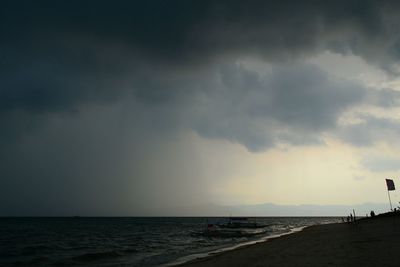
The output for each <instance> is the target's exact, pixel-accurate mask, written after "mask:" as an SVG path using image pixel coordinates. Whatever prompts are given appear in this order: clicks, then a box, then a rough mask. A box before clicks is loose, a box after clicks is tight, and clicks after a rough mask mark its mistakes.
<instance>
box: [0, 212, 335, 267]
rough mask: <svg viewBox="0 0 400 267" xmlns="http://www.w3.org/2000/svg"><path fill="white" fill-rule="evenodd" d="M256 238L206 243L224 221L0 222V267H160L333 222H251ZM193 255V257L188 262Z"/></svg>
mask: <svg viewBox="0 0 400 267" xmlns="http://www.w3.org/2000/svg"><path fill="white" fill-rule="evenodd" d="M253 219H254V220H255V221H257V222H258V223H259V224H263V225H265V227H263V228H261V229H257V231H259V234H258V235H252V236H236V237H228V236H225V237H221V236H219V237H215V236H214V237H209V236H205V235H203V234H202V233H204V230H205V228H206V225H207V222H215V221H218V220H223V218H199V217H196V218H131V217H127V218H103V217H102V218H85V217H82V218H0V266H160V265H161V266H162V265H166V264H170V263H176V262H181V261H184V260H186V259H190V258H193V257H198V256H200V255H201V256H204V255H207V253H209V252H212V251H216V250H224V249H228V248H231V247H234V246H237V245H239V244H243V243H248V242H254V241H257V240H262V239H265V238H266V237H268V236H271V235H279V234H283V233H288V232H290V231H292V230H293V229H297V228H299V227H304V226H309V225H314V224H323V223H331V222H338V221H339V219H338V218H327V217H324V218H316V217H303V218H299V217H296V218H295V217H294V218H278V217H263V218H260V217H258V218H253ZM193 255H194V256H193Z"/></svg>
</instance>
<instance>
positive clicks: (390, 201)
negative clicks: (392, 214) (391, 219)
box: [388, 190, 393, 211]
mask: <svg viewBox="0 0 400 267" xmlns="http://www.w3.org/2000/svg"><path fill="white" fill-rule="evenodd" d="M388 197H389V203H390V211H393V208H392V200H391V199H390V193H389V190H388Z"/></svg>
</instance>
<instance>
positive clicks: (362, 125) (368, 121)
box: [334, 114, 400, 146]
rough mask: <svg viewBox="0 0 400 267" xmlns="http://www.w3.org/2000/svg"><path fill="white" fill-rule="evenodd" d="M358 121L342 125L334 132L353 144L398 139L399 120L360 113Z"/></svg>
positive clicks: (359, 144)
mask: <svg viewBox="0 0 400 267" xmlns="http://www.w3.org/2000/svg"><path fill="white" fill-rule="evenodd" d="M359 118H360V120H361V121H360V122H358V123H354V124H349V125H342V126H340V127H338V129H336V130H335V131H334V132H335V134H336V135H337V136H338V137H339V138H340V139H341V140H343V141H345V142H347V143H349V144H352V145H355V146H370V145H373V144H375V143H376V142H379V141H384V142H393V141H396V140H398V132H399V131H400V122H399V121H398V120H394V119H388V118H378V117H375V116H372V115H365V114H361V115H360V116H359Z"/></svg>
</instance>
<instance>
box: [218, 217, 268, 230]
mask: <svg viewBox="0 0 400 267" xmlns="http://www.w3.org/2000/svg"><path fill="white" fill-rule="evenodd" d="M218 226H219V227H221V228H264V227H265V225H260V224H258V223H257V222H254V221H249V219H248V218H246V217H230V218H229V221H228V222H226V223H220V224H218Z"/></svg>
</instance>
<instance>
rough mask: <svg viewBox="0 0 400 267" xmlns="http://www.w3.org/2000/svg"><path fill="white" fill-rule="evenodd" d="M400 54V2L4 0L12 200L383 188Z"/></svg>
mask: <svg viewBox="0 0 400 267" xmlns="http://www.w3.org/2000/svg"><path fill="white" fill-rule="evenodd" d="M399 60H400V4H399V3H398V2H396V1H353V0H346V1H341V0H339V1H304V0H302V1H286V0H280V1H261V0H254V1H238V0H229V1H228V0H215V1H208V0H204V1H183V0H180V1H178V0H170V1H163V0H149V1H121V0H116V1H105V0H97V1H91V0H89V1H74V0H72V1H50V0H47V1H45V0H39V1H22V0H17V1H3V2H2V7H1V9H0V125H1V128H0V162H1V163H0V216H15V215H17V216H25V215H26V216H28V215H35V216H39V215H54V216H58V215H61V216H64V215H66V216H70V215H110V216H120V215H129V216H130V215H132V216H140V215H161V214H162V215H165V214H167V215H168V214H169V215H175V214H185V215H193V214H202V215H207V214H208V213H211V212H212V209H213V207H214V208H215V207H220V211H221V212H222V213H223V212H224V208H223V207H227V206H235V205H236V206H238V205H241V206H246V205H259V204H263V203H274V204H277V205H304V204H313V205H348V206H349V207H351V206H352V205H359V204H362V203H387V202H388V195H387V191H386V185H385V178H391V179H393V180H394V183H395V184H396V185H397V184H398V186H399V187H400V180H399V178H400V177H399V170H400V155H399V153H398V151H399V149H400V139H399V133H400V113H399V111H400V78H398V77H399V74H400V64H399ZM391 197H392V201H393V203H394V206H396V205H397V203H398V201H399V200H400V196H399V194H398V193H397V191H392V192H391ZM221 207H222V208H221ZM265 215H269V214H265Z"/></svg>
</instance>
